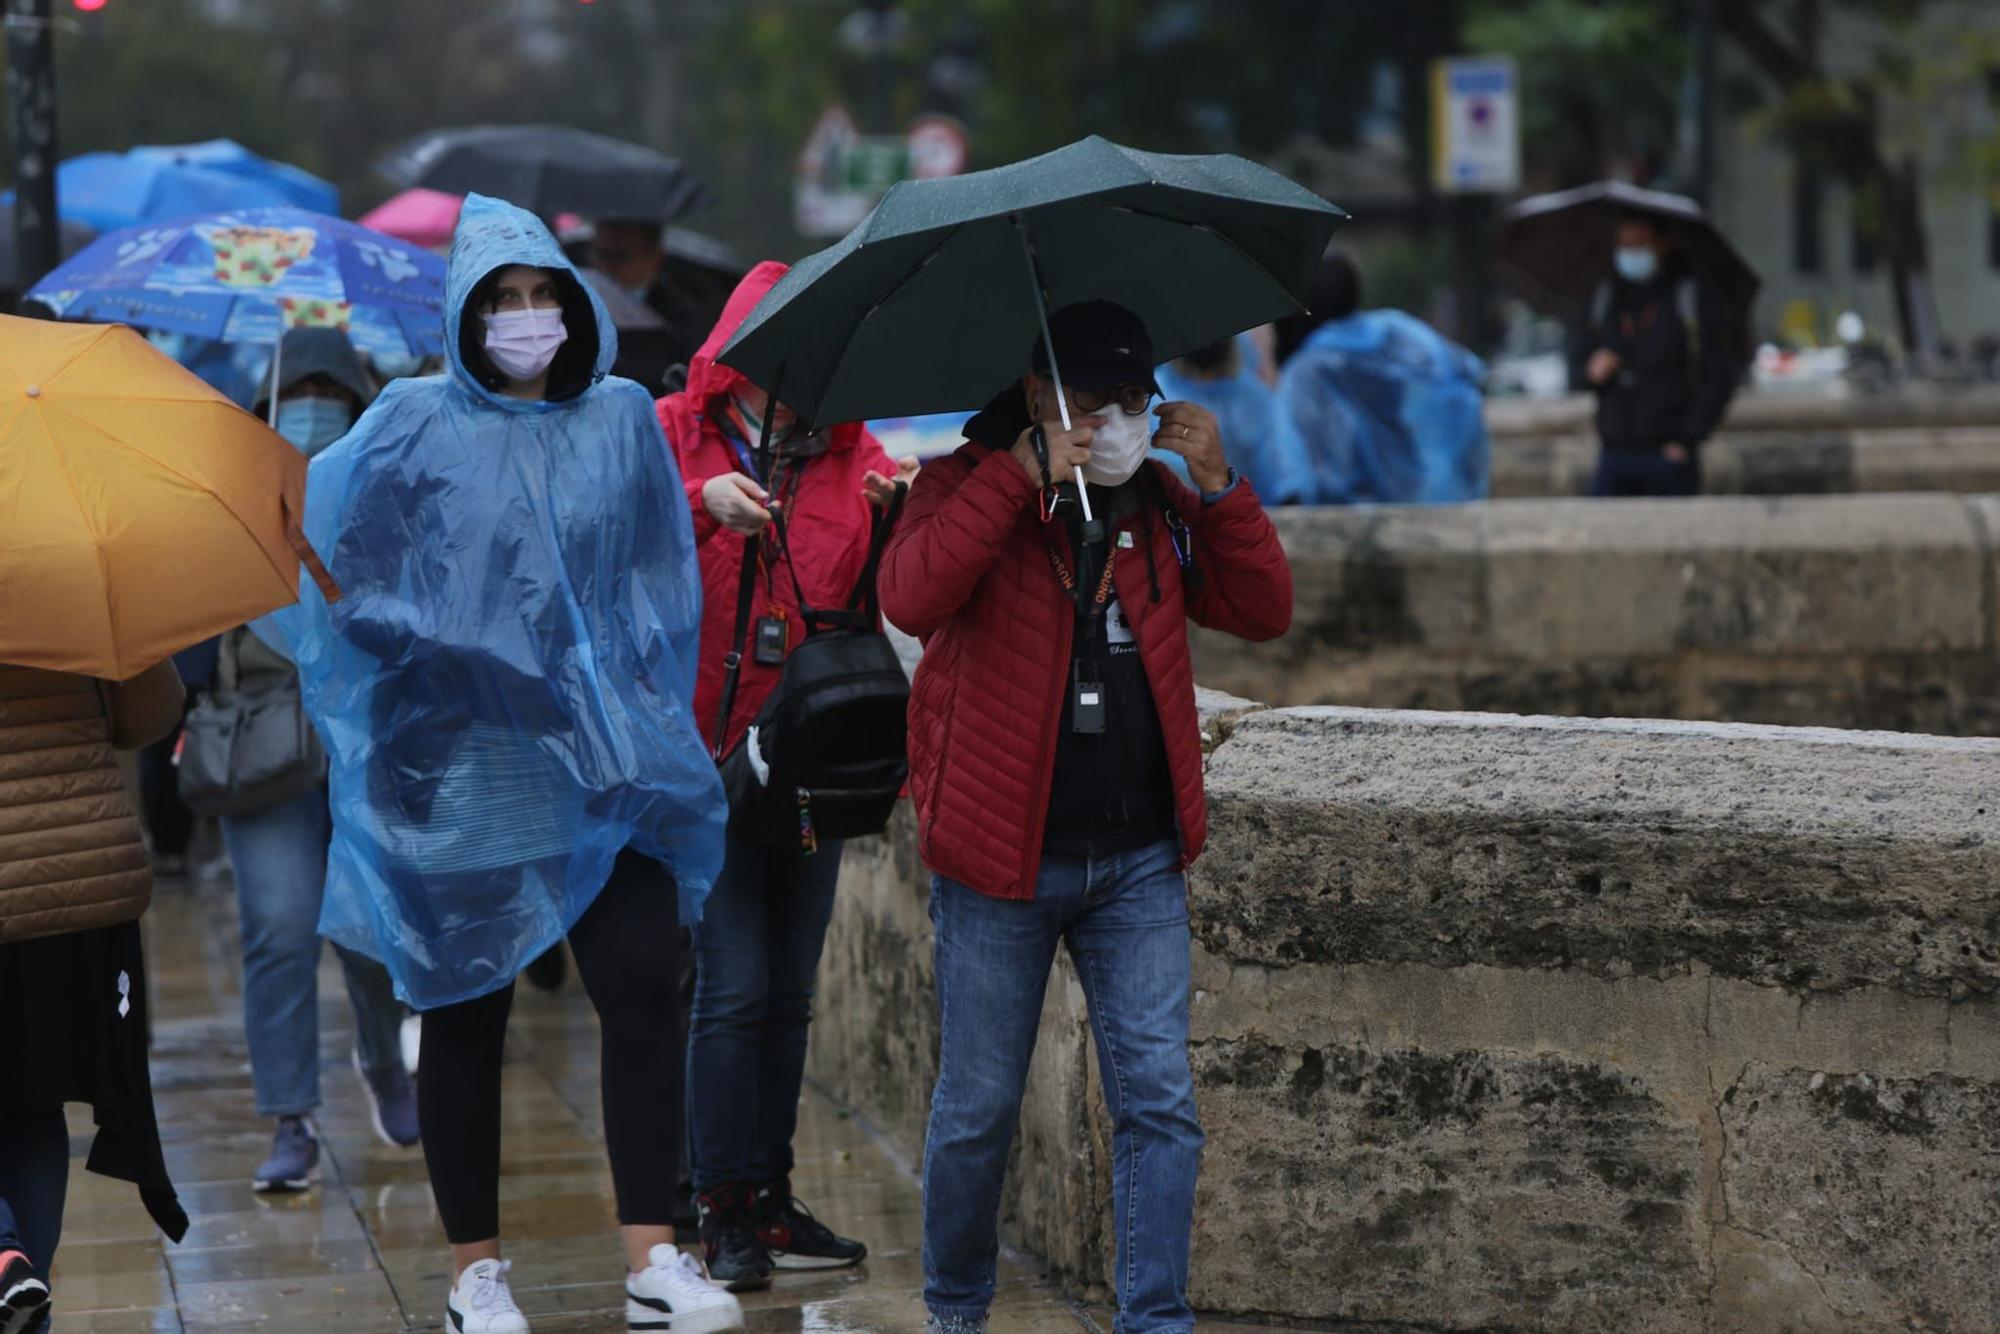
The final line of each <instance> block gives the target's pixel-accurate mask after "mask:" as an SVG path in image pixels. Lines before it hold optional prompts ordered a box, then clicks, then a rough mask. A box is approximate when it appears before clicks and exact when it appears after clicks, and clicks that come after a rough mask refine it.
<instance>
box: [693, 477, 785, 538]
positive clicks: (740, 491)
mask: <svg viewBox="0 0 2000 1334" xmlns="http://www.w3.org/2000/svg"><path fill="white" fill-rule="evenodd" d="M769 499H770V495H769V493H767V492H766V491H765V490H764V488H763V487H761V486H759V485H757V479H756V478H754V477H750V476H747V475H745V474H743V473H740V472H726V473H721V474H719V475H717V476H714V477H711V478H709V479H708V481H706V482H704V483H703V484H702V488H701V503H702V507H703V508H704V509H706V510H707V511H708V512H709V514H710V515H712V516H713V517H714V519H715V521H716V522H717V523H719V524H721V525H722V526H723V527H724V528H727V529H728V530H729V531H730V532H732V533H741V534H743V536H745V537H749V536H752V535H753V534H756V533H761V532H763V531H764V525H766V524H768V523H769V522H771V511H769V510H768V509H765V508H764V502H765V501H767V500H769Z"/></svg>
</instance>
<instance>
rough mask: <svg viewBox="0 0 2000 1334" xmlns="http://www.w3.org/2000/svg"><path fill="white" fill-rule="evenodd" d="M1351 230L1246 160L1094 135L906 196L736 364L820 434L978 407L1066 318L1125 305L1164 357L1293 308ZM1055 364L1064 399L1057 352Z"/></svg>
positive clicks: (777, 307)
mask: <svg viewBox="0 0 2000 1334" xmlns="http://www.w3.org/2000/svg"><path fill="white" fill-rule="evenodd" d="M1346 216H1347V215H1346V214H1345V213H1342V212H1341V211H1340V210H1339V209H1337V208H1335V207H1334V206H1333V205H1332V204H1329V203H1327V202H1326V201H1325V200H1324V199H1321V198H1320V197H1319V196H1318V195H1316V194H1313V193H1312V192H1311V191H1310V190H1307V189H1305V188H1304V187H1302V186H1299V185H1295V184H1293V183H1292V182H1291V181H1288V180H1286V179H1285V178H1284V177H1283V176H1280V175H1278V174H1277V173H1276V172H1274V171H1271V170H1269V169H1268V168H1265V167H1260V166H1258V165H1257V164H1255V163H1253V162H1248V161H1245V160H1244V159H1242V158H1240V157H1233V156H1230V155H1228V154H1216V155H1213V156H1203V157H1194V156H1173V155H1168V154H1163V153H1143V152H1140V151H1138V150H1136V149H1130V148H1122V147H1120V146H1119V145H1117V144H1114V143H1110V142H1108V141H1107V140H1104V139H1100V138H1097V137H1096V136H1094V135H1093V136H1092V137H1090V138H1088V139H1085V140H1082V141H1081V142H1079V143H1074V144H1071V145H1070V146H1069V147H1067V148H1059V149H1057V150H1056V151H1055V152H1053V153H1045V154H1043V155H1042V156H1041V157H1037V158H1030V159H1029V160H1027V161H1025V162H1016V163H1014V164H1012V165H1010V166H1005V167H996V168H994V169H993V170H991V171H980V172H973V173H971V174H969V175H965V176H952V177H945V178H943V179H939V180H928V181H904V182H901V183H899V184H897V185H896V186H894V187H892V188H891V189H890V191H889V193H888V194H886V195H884V196H883V198H882V202H881V203H880V204H878V205H876V207H875V211H874V212H873V213H871V214H869V215H868V217H867V218H866V219H864V220H863V221H862V223H861V224H860V226H858V227H856V228H855V229H854V230H853V231H852V232H850V233H848V234H847V236H846V237H845V238H844V239H842V240H841V241H839V242H838V243H836V244H834V245H833V246H830V247H829V248H827V249H825V250H822V251H820V252H819V253H818V254H816V255H812V256H810V257H808V258H806V259H803V260H801V261H799V263H798V264H797V265H795V266H794V267H793V268H792V271H791V272H790V273H788V274H786V275H785V277H784V278H783V279H781V280H780V281H779V282H778V284H777V285H776V286H775V287H773V288H772V289H771V290H770V292H769V293H768V294H766V295H765V297H764V299H763V300H762V301H761V302H759V303H758V305H757V308H756V309H755V310H753V311H751V312H750V317H749V318H748V319H746V320H745V321H744V322H743V326H742V328H740V329H739V330H738V331H737V333H736V335H735V337H733V338H732V339H731V340H730V341H729V344H728V346H727V347H725V348H724V349H723V352H722V357H721V359H722V360H723V361H724V362H725V363H727V364H728V365H731V366H734V367H735V368H736V369H737V370H740V371H742V372H743V373H744V374H745V375H747V376H749V377H750V379H751V380H753V381H755V382H756V383H757V384H760V385H762V386H764V387H765V388H766V389H768V390H770V392H772V393H773V394H774V395H776V396H777V397H779V398H782V399H783V400H784V401H785V402H786V403H788V404H790V405H791V407H792V408H793V409H794V410H796V411H797V412H798V414H799V415H800V416H801V417H802V418H803V419H805V420H806V421H807V422H808V423H810V424H811V425H813V426H815V427H817V426H820V425H823V424H825V423H827V422H838V421H853V420H856V419H860V418H867V417H891V416H915V415H918V414H921V413H927V412H948V411H953V410H957V409H967V408H973V407H977V406H978V405H979V404H981V403H984V402H985V401H986V400H987V399H989V398H991V397H992V396H993V395H994V394H995V393H996V392H998V390H999V389H1000V388H1001V387H1002V386H1003V385H1005V384H1006V383H1007V382H1008V381H1009V380H1013V379H1017V378H1019V376H1020V375H1021V374H1022V373H1023V372H1024V371H1026V370H1027V368H1028V361H1029V353H1030V351H1031V350H1032V348H1033V346H1034V342H1035V339H1036V338H1037V337H1040V338H1043V339H1044V340H1045V341H1046V339H1047V333H1048V312H1049V311H1050V310H1051V309H1060V308H1062V307H1064V306H1068V305H1072V304H1074V303H1076V302H1079V301H1099V300H1102V301H1115V302H1117V303H1118V304H1119V305H1121V306H1124V307H1125V308H1126V309H1128V310H1130V311H1132V312H1133V313H1134V314H1136V315H1138V316H1139V318H1140V319H1141V320H1143V321H1144V322H1145V324H1146V328H1147V331H1148V333H1149V334H1150V335H1151V337H1152V340H1153V350H1154V352H1155V353H1156V354H1157V355H1159V356H1160V357H1161V358H1163V359H1164V358H1167V357H1175V356H1179V355H1180V354H1181V353H1183V352H1187V351H1189V350H1191V349H1193V348H1198V347H1205V346H1207V345H1208V344H1210V343H1213V342H1217V341H1219V340H1221V339H1224V338H1228V337H1230V336H1231V335H1233V334H1235V333H1237V332H1238V331H1240V330H1243V329H1248V328H1250V327H1252V326H1254V325H1258V324H1262V323H1264V322H1266V321H1268V320H1272V319H1276V318H1278V317H1279V316H1281V315H1289V314H1291V313H1292V312H1294V311H1296V310H1298V309H1299V305H1300V301H1299V294H1300V293H1302V292H1304V291H1305V286H1306V281H1307V279H1308V278H1309V277H1310V275H1311V274H1312V272H1313V269H1314V266H1315V265H1317V264H1318V262H1319V258H1320V255H1321V254H1322V253H1323V252H1324V251H1325V249H1326V243H1327V240H1328V238H1330V237H1331V236H1332V235H1333V229H1334V227H1335V226H1336V225H1337V224H1338V223H1339V222H1340V221H1341V220H1342V219H1343V218H1345V217H1346ZM1050 369H1051V372H1052V373H1053V374H1054V376H1055V378H1056V380H1057V383H1058V385H1060V382H1061V371H1062V368H1061V367H1060V366H1059V365H1055V364H1054V358H1053V353H1052V354H1051V365H1050ZM1060 397H1061V395H1060V393H1059V394H1058V398H1059V399H1060ZM1063 412H1064V418H1065V424H1067V417H1068V409H1067V406H1065V407H1064V409H1063ZM1086 503H1087V502H1086Z"/></svg>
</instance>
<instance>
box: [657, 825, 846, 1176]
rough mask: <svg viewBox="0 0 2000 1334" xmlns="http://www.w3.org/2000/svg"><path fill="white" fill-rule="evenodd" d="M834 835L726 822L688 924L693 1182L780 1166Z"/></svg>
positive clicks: (788, 1161)
mask: <svg viewBox="0 0 2000 1334" xmlns="http://www.w3.org/2000/svg"><path fill="white" fill-rule="evenodd" d="M840 852H841V844H840V843H839V842H837V841H828V842H825V843H822V844H820V847H819V851H818V852H813V853H806V852H802V851H800V850H798V849H796V848H770V847H766V846H764V845H762V844H758V843H752V842H749V841H748V840H746V839H743V838H741V837H739V836H738V834H737V832H736V830H735V829H734V828H733V827H732V828H731V830H730V834H729V845H728V853H727V856H726V858H725V860H724V862H723V867H722V875H721V877H720V878H719V879H718V880H717V881H716V882H715V889H714V890H713V891H712V892H711V893H710V894H709V896H708V902H707V904H706V905H705V906H704V907H703V908H702V914H701V922H700V923H699V924H698V925H697V926H696V927H695V929H694V948H695V959H696V963H695V990H694V1014H693V1017H692V1018H691V1019H690V1021H689V1024H688V1051H687V1103H688V1164H689V1167H690V1169H691V1171H692V1174H693V1177H694V1187H695V1189H696V1190H698V1191H707V1190H714V1189H716V1188H717V1187H720V1186H724V1185H727V1184H729V1183H731V1182H757V1181H774V1180H776V1179H778V1178H779V1177H784V1176H789V1175H791V1171H792V1135H793V1133H794V1132H795V1131H796V1130H797V1129H798V1122H799V1087H800V1085H801V1084H802V1083H803V1082H804V1080H805V1071H806V1030H807V1028H808V1026H809V1025H810V1024H811V1022H812V999H813V988H814V985H815V983H816V982H817V980H818V976H819V955H820V948H821V947H822V946H823V945H825V944H826V926H827V923H828V922H829V921H831V920H832V919H833V890H834V884H835V882H836V881H837V880H838V879H839V877H840Z"/></svg>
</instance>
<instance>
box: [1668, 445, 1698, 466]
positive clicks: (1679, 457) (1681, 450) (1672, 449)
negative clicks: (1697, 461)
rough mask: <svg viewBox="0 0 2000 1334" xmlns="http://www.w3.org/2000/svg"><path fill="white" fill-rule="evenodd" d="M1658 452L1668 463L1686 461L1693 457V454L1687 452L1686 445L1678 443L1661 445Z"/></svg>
mask: <svg viewBox="0 0 2000 1334" xmlns="http://www.w3.org/2000/svg"><path fill="white" fill-rule="evenodd" d="M1660 453H1661V455H1662V456H1663V457H1664V458H1665V459H1666V460H1667V462H1669V463H1686V462H1687V461H1688V460H1689V459H1691V458H1693V457H1694V455H1692V454H1690V453H1688V447H1687V446H1686V445H1679V444H1674V445H1666V446H1663V447H1662V448H1661V450H1660Z"/></svg>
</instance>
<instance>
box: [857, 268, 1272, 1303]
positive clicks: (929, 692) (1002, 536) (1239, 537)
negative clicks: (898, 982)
mask: <svg viewBox="0 0 2000 1334" xmlns="http://www.w3.org/2000/svg"><path fill="white" fill-rule="evenodd" d="M1050 325H1051V330H1052V334H1053V338H1054V342H1055V346H1056V357H1057V369H1058V370H1059V371H1060V372H1061V376H1062V380H1063V384H1064V387H1065V391H1066V392H1067V394H1068V395H1069V405H1070V412H1071V420H1072V422H1073V429H1071V430H1068V431H1065V430H1063V428H1062V427H1061V425H1060V424H1059V414H1058V411H1057V403H1056V399H1055V388H1054V385H1053V383H1052V381H1051V379H1050V378H1049V374H1048V368H1047V361H1046V352H1045V350H1044V349H1043V348H1041V347H1040V346H1039V345H1038V346H1037V348H1036V350H1035V353H1034V354H1033V359H1032V364H1033V366H1034V369H1033V371H1032V372H1031V373H1030V374H1028V375H1027V376H1026V377H1025V378H1023V379H1022V381H1021V382H1020V384H1019V385H1017V386H1012V387H1010V388H1009V389H1008V390H1006V391H1005V392H1003V393H1002V394H1001V395H1000V396H999V397H998V398H996V399H995V400H994V401H993V402H992V403H991V404H989V405H988V406H987V408H986V409H985V411H983V412H982V413H980V415H979V416H977V417H975V418H974V419H973V420H972V421H971V422H970V423H968V424H967V427H966V435H967V437H968V440H967V443H966V444H965V445H964V446H963V447H962V448H960V449H959V451H958V452H957V453H956V454H954V455H953V456H951V457H950V458H949V459H944V460H940V461H938V462H935V463H932V464H930V465H928V466H927V467H925V469H924V470H923V472H922V473H921V474H920V475H919V476H918V479H917V482H916V485H915V487H914V489H913V490H912V492H911V496H910V503H909V507H908V509H907V511H906V512H905V514H904V516H903V520H902V523H901V525H900V526H899V528H898V531H897V533H896V536H895V537H894V538H893V539H892V540H891V542H890V545H889V549H888V552H887V554H886V555H885V557H884V559H883V562H882V570H881V581H880V587H881V594H882V606H883V609H884V611H885V613H886V614H887V615H888V617H889V619H890V620H892V621H894V622H895V623H896V624H897V625H899V626H901V627H902V628H903V629H905V630H907V631H909V632H911V633H913V634H916V635H918V636H920V637H922V639H923V640H924V645H925V648H924V658H923V662H922V664H921V665H920V666H919V667H918V669H917V677H916V683H915V687H914V694H913V697H912V700H911V705H910V766H911V769H910V783H911V791H912V793H913V795H914V796H915V798H916V803H917V816H918V822H919V830H920V838H921V847H922V852H923V856H924V860H925V863H926V865H928V866H929V867H930V869H931V871H932V882H931V919H932V922H933V923H934V925H935V927H936V945H935V951H936V967H937V979H938V1005H939V1012H940V1017H941V1022H942V1039H941V1047H942V1052H941V1067H940V1071H939V1075H938V1082H937V1089H936V1093H935V1096H934V1098H933V1101H932V1106H931V1120H930V1131H929V1136H928V1139H927V1141H926V1144H925V1149H924V1275H925V1290H924V1300H925V1303H926V1305H927V1306H928V1307H929V1309H930V1316H931V1328H933V1329H935V1330H941V1331H947V1332H949V1331H973V1330H980V1329H983V1328H984V1327H985V1319H986V1311H987V1307H988V1306H989V1305H990V1303H991V1301H992V1298H993V1284H994V1257H995V1254H996V1251H997V1238H996V1233H995V1226H996V1221H997V1215H998V1213H999V1206H1000V1186H1001V1178H1002V1175H1003V1173H1004V1172H1005V1170H1006V1165H1007V1151H1008V1147H1009V1145H1010V1144H1011V1142H1012V1140H1013V1135H1014V1125H1015V1121H1016V1120H1017V1118H1018V1115H1019V1111H1020V1101H1021V1090H1022V1085H1023V1082H1024V1081H1025V1079H1026V1077H1027V1070H1028V1059H1029V1057H1030V1055H1031V1054H1032V1053H1033V1050H1034V1042H1035V1031H1036V1026H1037V1024H1038V1021H1039V1019H1040V1015H1041V1009H1042V994H1043V992H1044V990H1045V989H1046V987H1047V983H1048V975H1049V968H1050V966H1051V964H1052V963H1053V962H1054V959H1055V951H1056V946H1057V944H1058V943H1059V942H1062V943H1066V944H1067V945H1068V948H1069V951H1070V957H1071V959H1072V960H1074V962H1075V964H1076V971H1077V975H1078V977H1079V978H1080V979H1081V980H1082V983H1083V988H1084V995H1085V998H1086V1000H1087V1001H1088V1004H1089V1006H1090V1013H1091V1020H1092V1027H1093V1028H1094V1030H1095V1032H1096V1035H1097V1044H1098V1059H1099V1062H1100V1064H1101V1067H1102V1070H1103V1074H1104V1088H1105V1096H1106V1099H1107V1101H1108V1102H1109V1103H1110V1112H1111V1118H1112V1162H1113V1174H1114V1184H1113V1191H1112V1197H1113V1201H1114V1206H1115V1211H1116V1215H1117V1216H1116V1227H1117V1236H1118V1267H1117V1273H1118V1301H1119V1307H1120V1315H1119V1319H1118V1328H1119V1329H1120V1330H1121V1331H1140V1330H1149V1331H1150V1330H1189V1329H1192V1328H1193V1327H1194V1318H1193V1315H1192V1314H1191V1313H1190V1311H1189V1309H1188V1304H1187V1272H1188V1237H1189V1231H1190V1229H1191V1227H1192V1223H1193V1211H1194V1190H1195V1175H1196V1170H1197V1167H1198V1164H1199V1159H1200V1152H1201V1145H1202V1133H1201V1126H1200V1124H1199V1123H1198V1122H1197V1120H1196V1118H1195V1105H1194V1082H1193V1078H1192V1076H1191V1074H1190V1072H1189V1068H1188V1059H1187V1034H1188V986H1189V958H1188V954H1189V935H1188V913H1187V883H1186V879H1185V877H1184V875H1183V872H1184V870H1185V868H1186V867H1187V865H1188V864H1189V863H1190V862H1192V861H1193V860H1194V859H1195V857H1196V856H1198V855H1199V854H1200V852H1201V846H1202V842H1203V839H1204V838H1205V836H1206V834H1207V818H1206V813H1205V808H1204V803H1203V796H1202V772H1201V771H1202V753H1201V735H1200V727H1199V724H1198V723H1197V721H1196V717H1195V704H1194V678H1193V673H1192V669H1191V668H1190V666H1189V659H1188V644H1187V622H1188V620H1189V618H1192V619H1193V620H1195V621H1196V622H1197V623H1199V624H1202V625H1206V626H1210V627H1213V628H1215V629H1220V630H1225V631H1228V632H1230V633H1232V634H1236V635H1241V636H1243V637H1245V638H1248V639H1271V638H1275V637H1277V636H1278V635H1281V634H1283V633H1284V632H1285V630H1286V629H1287V628H1288V627H1289V626H1290V624H1291V616H1292V582H1291V571H1290V568H1289V567H1288V566H1287V564H1286V562H1285V554H1284V551H1283V550H1282V549H1281V548H1280V546H1279V544H1278V538H1277V534H1276V532H1275V531H1274V530H1273V529H1272V527H1271V523H1270V520H1269V519H1268V518H1266V517H1265V514H1264V510H1263V507H1262V505H1260V504H1259V503H1258V500H1257V497H1256V495H1255V494H1254V493H1252V491H1251V489H1250V487H1249V485H1248V484H1247V483H1246V482H1244V481H1242V480H1241V479H1240V478H1238V477H1237V476H1236V475H1235V473H1234V471H1233V470H1232V469H1231V468H1230V467H1229V466H1228V463H1227V462H1226V461H1225V459H1224V458H1223V453H1222V446H1221V442H1220V437H1219V434H1218V431H1217V426H1216V421H1215V418H1214V416H1213V415H1211V414H1210V413H1209V412H1208V411H1207V410H1206V409H1204V408H1200V407H1197V406H1195V405H1193V404H1188V403H1167V404H1164V405H1161V406H1159V407H1158V408H1154V407H1153V405H1152V400H1153V397H1154V396H1155V395H1156V394H1157V393H1158V387H1157V386H1156V385H1155V384H1154V383H1153V370H1152V368H1153V364H1154V362H1153V353H1152V347H1151V341H1150V339H1149V338H1148V336H1147V332H1146V329H1145V326H1144V325H1143V324H1142V323H1141V322H1140V321H1139V320H1138V319H1137V318H1136V317H1135V316H1133V315H1132V314H1131V313H1130V312H1128V311H1126V310H1124V309H1122V308H1121V307H1118V306H1114V305H1111V304H1109V303H1106V302H1091V303H1087V304H1084V305H1077V306H1071V307H1068V308H1066V309H1064V310H1060V311H1057V312H1056V313H1055V314H1054V315H1053V316H1052V317H1051V320H1050ZM1155 416H1157V418H1158V422H1159V429H1158V432H1157V434H1156V433H1155V431H1154V428H1153V418H1154V417H1155ZM1037 423H1039V425H1037ZM1149 446H1158V447H1159V448H1162V449H1167V450H1171V451H1173V452H1174V453H1177V454H1179V455H1181V456H1182V457H1183V458H1184V459H1186V460H1187V465H1188V473H1189V476H1190V477H1191V478H1192V479H1193V481H1194V483H1195V485H1196V487H1198V488H1199V493H1197V492H1195V491H1191V490H1189V489H1188V488H1187V487H1185V486H1184V485H1182V484H1181V483H1180V482H1179V481H1178V480H1176V479H1175V478H1174V477H1173V475H1172V474H1171V473H1170V472H1169V471H1168V470H1167V469H1166V468H1165V467H1164V466H1162V465H1160V464H1158V463H1149V462H1147V461H1146V453H1147V450H1148V448H1149ZM1078 475H1080V476H1081V477H1082V478H1083V479H1084V481H1086V482H1088V483H1089V494H1090V500H1091V506H1092V512H1093V513H1094V514H1095V516H1096V518H1097V523H1096V524H1093V525H1088V526H1086V525H1085V524H1084V523H1083V522H1082V519H1081V511H1080V507H1079V506H1078V505H1077V503H1076V496H1075V478H1076V477H1077V476H1078ZM1052 501H1053V502H1055V513H1054V514H1053V515H1050V513H1049V506H1050V503H1051V502H1052Z"/></svg>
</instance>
